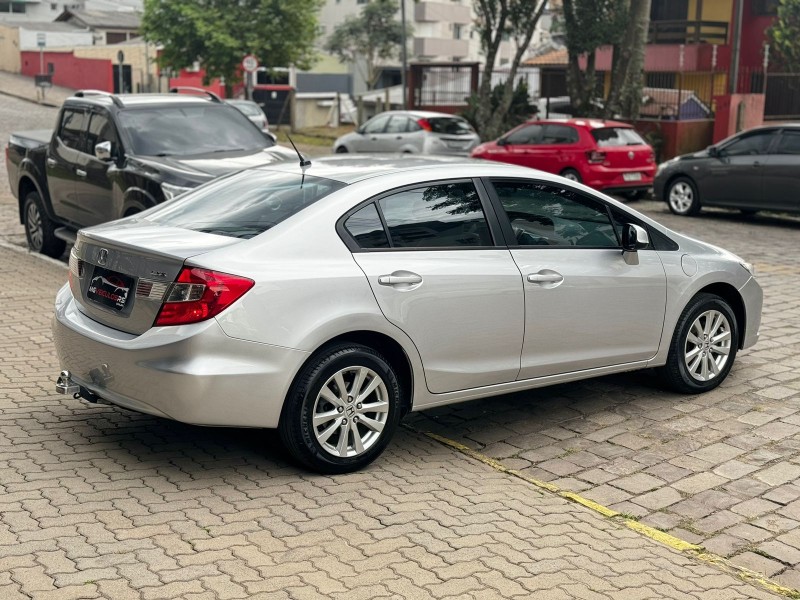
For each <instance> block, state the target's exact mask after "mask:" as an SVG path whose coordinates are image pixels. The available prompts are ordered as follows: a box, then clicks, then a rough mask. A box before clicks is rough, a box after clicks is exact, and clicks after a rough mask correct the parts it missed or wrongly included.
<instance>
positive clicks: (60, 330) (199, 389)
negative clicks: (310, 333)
mask: <svg viewBox="0 0 800 600" xmlns="http://www.w3.org/2000/svg"><path fill="white" fill-rule="evenodd" d="M53 338H54V342H55V346H56V353H57V355H58V360H59V364H60V365H61V368H62V369H66V370H68V371H70V372H71V374H72V377H73V379H74V380H75V382H76V383H78V384H79V385H81V386H83V387H85V388H86V389H88V390H89V391H91V392H92V393H94V394H96V395H97V396H99V397H100V398H102V399H104V400H107V401H109V402H111V403H113V404H117V405H119V406H122V407H124V408H128V409H131V410H135V411H138V412H143V413H146V414H151V415H156V416H160V417H166V418H168V419H173V420H176V421H181V422H184V423H192V424H195V425H211V426H232V427H277V425H278V421H279V419H280V413H281V409H282V407H283V401H284V398H285V397H286V393H287V391H288V388H289V385H290V384H291V381H292V378H293V377H294V374H295V373H296V372H297V370H298V369H299V368H300V366H301V365H302V364H303V362H304V361H305V359H306V358H307V357H308V354H307V353H306V352H301V351H299V350H292V349H288V348H281V347H277V346H269V345H267V344H258V343H254V342H248V341H244V340H239V339H235V338H231V337H228V336H227V335H225V333H224V332H223V331H222V329H221V328H220V326H219V324H218V323H217V321H216V320H214V319H211V320H209V321H204V322H202V323H195V324H193V325H185V326H178V327H156V328H153V329H151V330H149V331H147V332H146V333H144V334H142V335H138V336H136V335H130V334H126V333H123V332H120V331H117V330H115V329H111V328H109V327H106V326H104V325H101V324H100V323H97V322H96V321H93V320H92V319H90V318H88V317H87V316H85V315H84V314H83V313H81V312H80V311H79V310H78V309H77V306H76V304H75V302H74V300H73V297H72V293H71V292H70V290H69V288H68V287H67V286H65V287H64V288H62V289H61V290H60V291H59V293H58V295H57V296H56V311H55V317H54V319H53Z"/></svg>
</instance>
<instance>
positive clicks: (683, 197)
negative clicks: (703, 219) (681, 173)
mask: <svg viewBox="0 0 800 600" xmlns="http://www.w3.org/2000/svg"><path fill="white" fill-rule="evenodd" d="M693 202H694V190H692V186H690V185H689V184H688V183H686V182H685V181H679V182H677V183H676V184H675V185H673V186H672V188H670V191H669V203H670V205H671V206H672V210H674V211H675V212H676V213H680V214H685V213H687V212H689V210H690V209H691V207H692V203H693Z"/></svg>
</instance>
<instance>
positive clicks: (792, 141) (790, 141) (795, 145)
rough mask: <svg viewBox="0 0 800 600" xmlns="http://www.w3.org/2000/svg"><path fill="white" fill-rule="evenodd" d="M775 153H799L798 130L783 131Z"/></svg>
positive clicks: (799, 135)
mask: <svg viewBox="0 0 800 600" xmlns="http://www.w3.org/2000/svg"><path fill="white" fill-rule="evenodd" d="M775 154H800V131H784V132H783V133H781V140H780V142H778V149H777V150H776V151H775Z"/></svg>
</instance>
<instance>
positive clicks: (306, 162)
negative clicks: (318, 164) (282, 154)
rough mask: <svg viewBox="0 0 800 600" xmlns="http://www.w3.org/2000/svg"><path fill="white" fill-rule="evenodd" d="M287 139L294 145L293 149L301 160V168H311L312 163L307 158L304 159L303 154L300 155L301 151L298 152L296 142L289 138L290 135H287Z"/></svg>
mask: <svg viewBox="0 0 800 600" xmlns="http://www.w3.org/2000/svg"><path fill="white" fill-rule="evenodd" d="M286 137H287V138H288V139H289V143H290V144H291V145H292V148H294V151H295V152H297V158H299V159H300V166H301V167H310V166H311V161H310V160H308V159H307V158H306V157H304V156H303V155H302V154H300V150H298V149H297V146H295V145H294V142H293V141H292V138H291V137H289V134H288V133H287V134H286Z"/></svg>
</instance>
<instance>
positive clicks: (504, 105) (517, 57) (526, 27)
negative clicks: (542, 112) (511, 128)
mask: <svg viewBox="0 0 800 600" xmlns="http://www.w3.org/2000/svg"><path fill="white" fill-rule="evenodd" d="M546 6H547V0H474V9H475V13H476V15H477V19H476V22H475V29H476V31H477V32H478V36H479V37H480V41H481V50H482V52H483V54H484V56H485V60H486V63H485V65H484V69H483V76H482V77H481V82H480V86H479V88H478V93H477V95H476V96H474V97H473V98H472V100H471V104H472V105H473V106H474V107H475V116H474V119H475V125H476V128H477V130H478V133H479V134H480V135H481V137H483V138H484V139H493V138H496V137H498V136H499V135H500V134H501V133H503V132H504V130H505V129H504V118H505V116H506V114H507V113H508V110H509V107H510V106H511V102H512V99H513V97H514V80H515V79H516V75H517V71H518V70H519V63H520V62H521V61H522V57H523V55H524V54H525V52H527V50H528V45H529V44H530V43H531V38H532V37H533V32H534V31H535V29H536V24H537V23H538V22H539V18H540V17H541V16H542V13H543V12H544V9H545V7H546ZM512 39H513V41H514V43H515V50H514V57H513V58H512V59H511V62H510V64H509V66H508V77H507V78H506V80H505V83H503V84H502V87H501V88H500V91H499V92H498V93H497V95H498V97H497V104H496V105H494V104H493V102H492V93H493V90H492V75H493V74H494V64H495V61H496V60H497V53H498V52H499V50H500V44H501V43H502V42H503V41H505V40H512Z"/></svg>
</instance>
